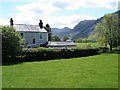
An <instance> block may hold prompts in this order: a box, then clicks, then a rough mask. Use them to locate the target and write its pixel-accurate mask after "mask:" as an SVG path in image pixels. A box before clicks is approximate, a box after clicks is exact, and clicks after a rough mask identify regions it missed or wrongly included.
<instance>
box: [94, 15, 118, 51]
mask: <svg viewBox="0 0 120 90" xmlns="http://www.w3.org/2000/svg"><path fill="white" fill-rule="evenodd" d="M95 33H96V36H97V39H98V41H101V42H102V43H104V44H105V45H107V44H109V46H110V51H112V48H113V47H116V46H118V43H119V36H120V30H119V27H118V15H117V14H107V15H105V16H104V18H103V20H102V22H101V23H98V24H97V26H96V28H95Z"/></svg>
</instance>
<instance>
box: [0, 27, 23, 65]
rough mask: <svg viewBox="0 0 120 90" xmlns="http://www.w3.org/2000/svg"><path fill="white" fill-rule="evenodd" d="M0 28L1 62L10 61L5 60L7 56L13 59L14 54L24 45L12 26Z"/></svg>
mask: <svg viewBox="0 0 120 90" xmlns="http://www.w3.org/2000/svg"><path fill="white" fill-rule="evenodd" d="M0 30H1V31H0V32H1V33H0V34H1V36H2V55H3V63H4V62H10V61H7V60H8V59H9V58H12V59H14V58H15V56H16V55H17V54H18V53H19V52H20V51H21V50H22V48H23V45H24V43H23V39H22V37H21V36H20V34H19V33H18V32H16V31H15V28H13V27H12V26H1V27H0Z"/></svg>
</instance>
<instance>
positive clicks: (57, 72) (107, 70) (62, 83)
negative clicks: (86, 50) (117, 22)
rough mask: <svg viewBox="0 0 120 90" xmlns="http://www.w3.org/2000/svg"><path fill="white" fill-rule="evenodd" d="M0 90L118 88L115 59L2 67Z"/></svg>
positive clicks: (113, 56)
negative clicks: (23, 89) (27, 89)
mask: <svg viewBox="0 0 120 90" xmlns="http://www.w3.org/2000/svg"><path fill="white" fill-rule="evenodd" d="M2 70H3V75H2V76H3V77H2V79H3V83H2V85H3V88H20V87H22V88H117V87H118V55H117V54H102V55H97V56H90V57H82V58H72V59H62V60H51V61H41V62H28V63H23V64H17V65H12V66H2Z"/></svg>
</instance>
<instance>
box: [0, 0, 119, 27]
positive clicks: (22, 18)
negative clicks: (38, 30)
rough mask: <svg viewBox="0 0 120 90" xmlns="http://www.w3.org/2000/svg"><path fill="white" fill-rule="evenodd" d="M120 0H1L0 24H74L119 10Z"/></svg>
mask: <svg viewBox="0 0 120 90" xmlns="http://www.w3.org/2000/svg"><path fill="white" fill-rule="evenodd" d="M118 2H119V0H0V25H9V22H10V21H9V20H10V18H13V20H14V24H33V25H38V24H39V20H42V21H43V25H44V26H45V25H46V24H47V23H48V24H49V25H50V27H51V28H64V27H69V28H74V26H75V25H77V24H78V23H79V22H80V21H83V20H96V19H98V18H100V17H102V16H104V15H105V14H108V13H113V12H116V11H118Z"/></svg>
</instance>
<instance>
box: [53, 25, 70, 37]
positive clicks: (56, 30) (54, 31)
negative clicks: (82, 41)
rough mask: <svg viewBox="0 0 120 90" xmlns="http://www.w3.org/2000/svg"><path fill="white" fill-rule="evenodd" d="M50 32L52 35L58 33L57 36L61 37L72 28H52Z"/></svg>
mask: <svg viewBox="0 0 120 90" xmlns="http://www.w3.org/2000/svg"><path fill="white" fill-rule="evenodd" d="M51 30H52V34H54V35H58V36H59V37H61V38H62V37H63V36H65V35H67V34H69V33H70V32H71V30H72V29H70V28H68V27H64V28H61V29H59V28H52V29H51Z"/></svg>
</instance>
